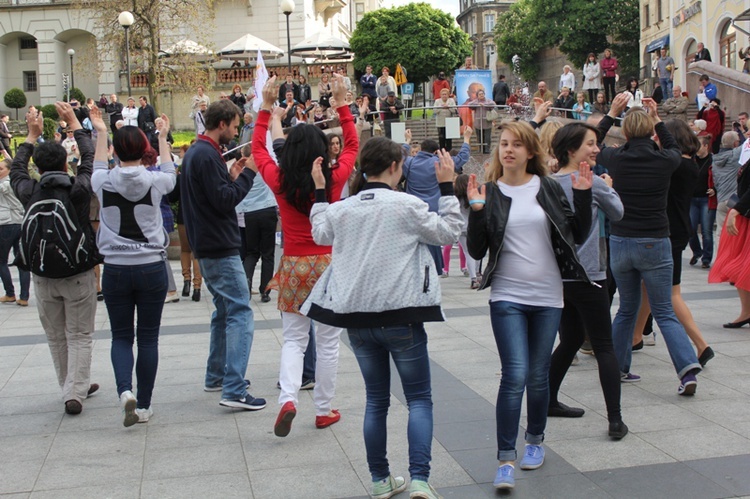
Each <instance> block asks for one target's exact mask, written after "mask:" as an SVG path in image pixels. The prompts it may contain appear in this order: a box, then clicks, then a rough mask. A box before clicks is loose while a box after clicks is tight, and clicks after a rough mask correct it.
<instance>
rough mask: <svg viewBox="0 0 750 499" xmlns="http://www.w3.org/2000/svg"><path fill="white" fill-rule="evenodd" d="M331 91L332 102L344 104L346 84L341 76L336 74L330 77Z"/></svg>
mask: <svg viewBox="0 0 750 499" xmlns="http://www.w3.org/2000/svg"><path fill="white" fill-rule="evenodd" d="M331 89H332V90H333V95H332V96H331V97H332V100H335V101H336V102H346V84H345V83H344V77H343V76H341V75H340V74H337V73H334V74H333V75H331Z"/></svg>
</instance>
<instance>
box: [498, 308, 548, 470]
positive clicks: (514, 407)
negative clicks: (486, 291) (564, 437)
mask: <svg viewBox="0 0 750 499" xmlns="http://www.w3.org/2000/svg"><path fill="white" fill-rule="evenodd" d="M561 315H562V309H561V308H552V307H535V306H532V305H522V304H519V303H513V302H509V301H494V302H490V320H491V322H492V332H493V333H494V335H495V343H497V351H498V353H499V354H500V362H501V364H502V372H503V374H502V379H501V380H500V389H499V390H498V392H497V404H496V405H495V414H496V418H497V459H498V461H515V459H516V439H517V437H518V424H519V422H520V419H521V401H522V400H523V392H524V389H525V390H526V412H527V419H528V423H527V425H526V442H527V443H530V444H535V445H541V443H542V441H543V440H544V429H545V428H546V426H547V408H548V406H549V364H550V357H551V355H552V347H553V346H554V344H555V337H556V336H557V328H558V327H559V325H560V316H561Z"/></svg>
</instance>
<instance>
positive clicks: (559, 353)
mask: <svg viewBox="0 0 750 499" xmlns="http://www.w3.org/2000/svg"><path fill="white" fill-rule="evenodd" d="M596 284H599V285H600V286H601V287H596V286H592V285H591V284H588V283H585V282H565V283H563V290H564V292H563V294H564V298H565V307H564V308H563V313H562V318H561V319H560V344H559V345H558V346H557V348H556V349H555V351H554V352H553V353H552V360H551V361H550V368H549V392H550V393H549V400H550V405H555V404H556V403H557V394H558V392H559V391H560V385H561V384H562V380H563V378H564V377H565V374H566V373H567V372H568V368H569V367H570V363H571V362H572V361H573V357H575V354H576V352H577V351H578V349H579V348H581V345H582V344H583V339H584V335H585V334H586V333H588V336H589V339H590V341H591V346H592V347H593V349H594V355H595V356H596V361H597V363H598V364H599V382H600V383H601V385H602V391H603V392H604V401H605V403H606V404H607V418H608V419H609V421H610V422H616V421H620V420H621V419H622V415H621V413H620V368H619V366H618V364H617V357H615V350H614V347H613V345H612V318H611V315H610V312H609V295H608V292H607V287H606V286H607V281H597V282H596Z"/></svg>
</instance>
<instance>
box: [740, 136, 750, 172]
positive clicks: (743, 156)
mask: <svg viewBox="0 0 750 499" xmlns="http://www.w3.org/2000/svg"><path fill="white" fill-rule="evenodd" d="M748 160H750V139H747V140H746V141H745V143H744V144H742V152H741V153H740V166H742V165H744V164H745V163H747V161H748Z"/></svg>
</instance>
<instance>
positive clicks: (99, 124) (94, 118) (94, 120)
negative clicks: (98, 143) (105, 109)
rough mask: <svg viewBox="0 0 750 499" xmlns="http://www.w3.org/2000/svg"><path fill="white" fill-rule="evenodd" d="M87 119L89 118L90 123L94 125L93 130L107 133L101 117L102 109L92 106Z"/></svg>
mask: <svg viewBox="0 0 750 499" xmlns="http://www.w3.org/2000/svg"><path fill="white" fill-rule="evenodd" d="M89 119H90V120H91V125H92V126H93V127H94V130H96V131H97V133H107V125H105V124H104V119H103V118H102V111H101V110H100V109H99V108H98V107H94V108H93V109H91V111H90V112H89Z"/></svg>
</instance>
